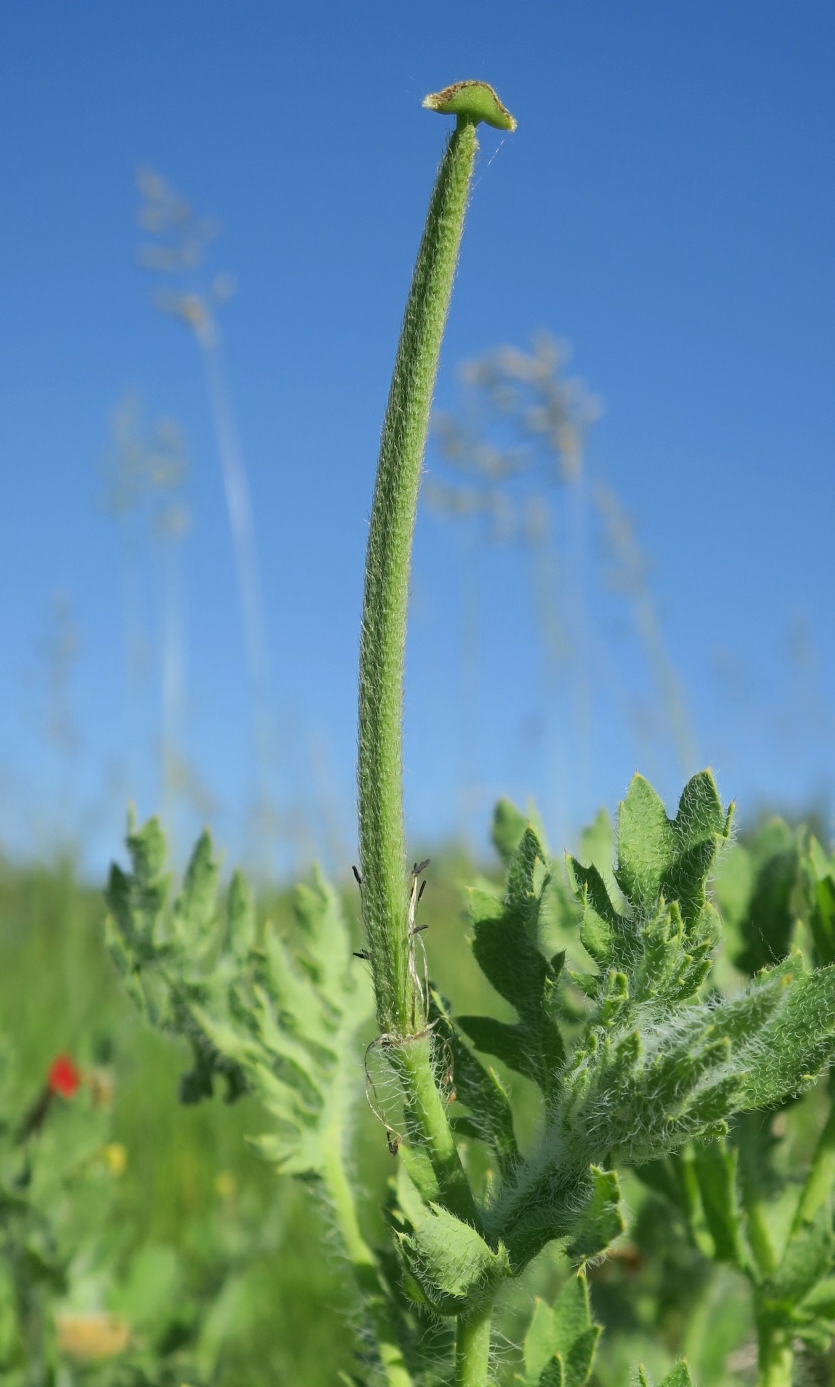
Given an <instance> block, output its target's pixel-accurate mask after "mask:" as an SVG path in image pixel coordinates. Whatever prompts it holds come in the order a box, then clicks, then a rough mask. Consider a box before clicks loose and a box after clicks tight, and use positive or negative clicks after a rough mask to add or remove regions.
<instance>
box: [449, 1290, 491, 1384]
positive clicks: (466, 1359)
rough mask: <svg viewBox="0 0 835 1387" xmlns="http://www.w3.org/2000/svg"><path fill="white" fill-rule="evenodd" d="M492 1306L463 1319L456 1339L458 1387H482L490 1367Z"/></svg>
mask: <svg viewBox="0 0 835 1387" xmlns="http://www.w3.org/2000/svg"><path fill="white" fill-rule="evenodd" d="M492 1316H493V1306H492V1305H491V1304H488V1305H487V1306H486V1308H484V1309H481V1310H480V1311H479V1312H478V1314H476V1315H473V1316H471V1317H469V1318H467V1317H465V1316H463V1315H462V1316H461V1317H460V1318H459V1320H458V1328H457V1332H456V1336H455V1387H483V1385H484V1383H485V1382H486V1381H487V1376H488V1371H489V1366H490V1321H491V1319H492Z"/></svg>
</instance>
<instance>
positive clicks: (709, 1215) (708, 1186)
mask: <svg viewBox="0 0 835 1387" xmlns="http://www.w3.org/2000/svg"><path fill="white" fill-rule="evenodd" d="M737 1160H738V1152H737V1151H736V1149H735V1148H734V1147H731V1146H728V1145H726V1143H725V1142H722V1141H714V1142H710V1143H708V1144H707V1145H704V1146H697V1147H696V1148H695V1150H694V1151H693V1157H692V1161H693V1170H694V1172H695V1176H696V1182H697V1184H698V1187H699V1195H700V1197H701V1205H702V1209H703V1211H704V1216H705V1223H706V1224H707V1227H708V1231H709V1233H710V1235H711V1237H712V1239H713V1246H714V1257H715V1259H716V1261H718V1262H730V1263H731V1265H732V1266H736V1267H742V1266H743V1265H744V1262H745V1254H744V1250H743V1244H742V1235H741V1212H740V1208H739V1200H738V1198H737V1186H736V1168H737Z"/></svg>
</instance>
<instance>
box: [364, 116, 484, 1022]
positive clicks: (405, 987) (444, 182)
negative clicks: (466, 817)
mask: <svg viewBox="0 0 835 1387" xmlns="http://www.w3.org/2000/svg"><path fill="white" fill-rule="evenodd" d="M476 147H477V141H476V133H475V125H474V123H473V122H472V121H470V120H466V119H462V118H461V117H459V121H458V124H457V127H456V129H455V130H454V131H453V132H452V135H451V136H450V139H449V143H448V145H447V148H446V153H445V154H444V157H443V160H442V162H441V166H440V169H439V170H438V176H437V179H436V182H435V188H434V191H433V193H432V200H431V202H430V205H429V213H428V216H427V219H426V228H425V230H424V233H423V239H422V241H421V244H420V250H419V251H418V257H417V263H416V265H415V271H414V276H413V279H412V285H411V289H410V291H409V298H408V301H407V304H406V312H405V316H404V319H403V328H402V331H401V335H400V343H399V346H398V349H397V357H396V360H395V364H394V375H393V377H392V382H391V390H390V393H389V400H388V408H387V410H386V416H385V421H384V424H383V436H382V442H381V446H380V460H379V464H378V468H377V482H376V486H375V490H374V501H373V504H372V508H371V524H370V529H369V535H368V553H367V558H366V566H365V595H364V601H363V615H362V635H361V641H360V681H359V754H358V761H357V787H358V806H359V837H360V861H361V864H362V878H363V888H362V889H363V916H364V920H365V927H366V930H367V932H368V939H369V944H370V949H371V962H372V969H373V975H374V989H375V993H376V998H377V1018H378V1022H379V1025H380V1029H381V1031H383V1032H384V1033H387V1034H391V1035H395V1036H404V1035H407V1034H408V1033H409V1032H410V1031H411V1030H413V1029H414V1026H413V1023H412V1000H413V999H412V980H411V979H410V976H409V943H410V941H409V938H408V921H407V896H406V847H405V837H404V830H403V804H402V748H401V722H402V713H403V660H404V655H405V648H406V609H407V603H408V596H409V569H410V564H411V553H412V534H413V531H414V524H415V515H416V512H417V500H418V487H419V484H420V472H421V467H422V464H423V453H424V448H425V446H426V435H427V430H428V427H429V411H430V406H431V403H432V391H433V389H434V385H435V376H436V373H437V369H438V358H439V355H440V350H441V339H442V337H443V332H444V325H445V323H446V316H447V309H448V307H449V300H450V295H451V293H452V281H453V276H454V274H455V266H456V263H457V259H458V248H459V245H460V242H461V232H462V229H463V224H464V212H465V208H466V204H467V194H468V191H469V186H470V178H471V176H472V169H473V160H474V157H475V151H476ZM422 1025H423V1020H422V1018H421V1020H420V1022H419V1024H418V1029H421V1028H422Z"/></svg>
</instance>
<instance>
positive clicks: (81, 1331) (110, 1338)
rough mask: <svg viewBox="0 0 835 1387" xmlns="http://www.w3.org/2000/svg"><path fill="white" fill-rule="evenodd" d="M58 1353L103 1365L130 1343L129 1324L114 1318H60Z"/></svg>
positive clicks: (75, 1316) (99, 1315) (82, 1361)
mask: <svg viewBox="0 0 835 1387" xmlns="http://www.w3.org/2000/svg"><path fill="white" fill-rule="evenodd" d="M55 1330H56V1343H57V1345H58V1352H59V1353H65V1354H66V1355H67V1357H68V1358H75V1359H77V1360H78V1361H79V1362H81V1363H100V1362H101V1361H102V1360H103V1359H106V1358H115V1356H116V1354H117V1353H124V1351H125V1349H126V1348H127V1346H128V1344H129V1343H130V1325H128V1324H127V1323H126V1322H125V1321H124V1320H120V1319H118V1318H117V1317H116V1316H115V1315H107V1314H104V1313H100V1314H92V1315H57V1316H56V1318H55Z"/></svg>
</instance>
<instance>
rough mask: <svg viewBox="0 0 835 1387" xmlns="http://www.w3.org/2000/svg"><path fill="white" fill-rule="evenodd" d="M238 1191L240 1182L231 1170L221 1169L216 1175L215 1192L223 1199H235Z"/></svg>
mask: <svg viewBox="0 0 835 1387" xmlns="http://www.w3.org/2000/svg"><path fill="white" fill-rule="evenodd" d="M237 1193H238V1182H237V1180H236V1179H235V1176H234V1175H233V1174H232V1172H231V1170H221V1171H219V1172H218V1174H217V1175H216V1176H215V1194H219V1195H220V1197H221V1199H234V1197H235V1195H236V1194H237Z"/></svg>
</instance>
